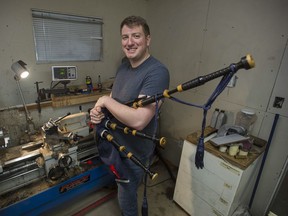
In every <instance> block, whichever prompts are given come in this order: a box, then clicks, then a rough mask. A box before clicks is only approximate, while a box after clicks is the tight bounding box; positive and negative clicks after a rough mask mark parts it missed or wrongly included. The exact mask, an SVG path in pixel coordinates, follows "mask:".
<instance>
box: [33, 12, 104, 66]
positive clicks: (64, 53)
mask: <svg viewBox="0 0 288 216" xmlns="http://www.w3.org/2000/svg"><path fill="white" fill-rule="evenodd" d="M32 18H33V32H34V42H35V51H36V60H37V62H38V63H46V62H62V61H94V60H101V58H102V50H103V49H102V44H103V37H102V25H103V20H102V19H101V18H94V17H84V16H75V15H67V14H60V13H53V12H45V11H39V10H32Z"/></svg>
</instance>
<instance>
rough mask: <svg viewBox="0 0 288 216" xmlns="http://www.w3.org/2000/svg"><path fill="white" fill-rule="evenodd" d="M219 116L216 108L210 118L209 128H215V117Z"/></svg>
mask: <svg viewBox="0 0 288 216" xmlns="http://www.w3.org/2000/svg"><path fill="white" fill-rule="evenodd" d="M218 114H219V109H218V108H216V109H215V110H214V112H213V114H212V118H211V122H210V126H211V127H213V128H215V127H216V122H217V117H218Z"/></svg>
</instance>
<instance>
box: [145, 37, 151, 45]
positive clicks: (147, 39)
mask: <svg viewBox="0 0 288 216" xmlns="http://www.w3.org/2000/svg"><path fill="white" fill-rule="evenodd" d="M150 41H151V36H150V35H147V36H146V43H147V46H148V47H149V46H150Z"/></svg>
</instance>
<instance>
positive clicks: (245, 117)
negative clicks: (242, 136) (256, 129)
mask: <svg viewBox="0 0 288 216" xmlns="http://www.w3.org/2000/svg"><path fill="white" fill-rule="evenodd" d="M256 120H257V116H256V114H255V111H254V110H251V109H242V110H241V111H239V112H238V113H237V115H236V120H235V125H238V126H241V127H243V128H244V129H245V130H246V132H247V133H249V132H251V131H252V129H253V125H254V123H255V121H256Z"/></svg>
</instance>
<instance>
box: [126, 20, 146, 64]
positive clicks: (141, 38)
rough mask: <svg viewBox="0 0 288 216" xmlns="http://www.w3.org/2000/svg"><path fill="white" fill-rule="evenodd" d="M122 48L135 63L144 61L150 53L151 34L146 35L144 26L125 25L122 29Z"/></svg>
mask: <svg viewBox="0 0 288 216" xmlns="http://www.w3.org/2000/svg"><path fill="white" fill-rule="evenodd" d="M121 36H122V50H123V51H124V53H125V55H126V57H127V58H128V59H129V60H130V61H132V62H133V63H137V62H142V60H143V59H145V58H146V56H147V54H148V47H149V44H150V36H149V35H148V36H147V37H145V34H144V31H143V28H142V26H133V27H132V28H129V27H128V26H126V25H124V26H123V28H122V31H121Z"/></svg>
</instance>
